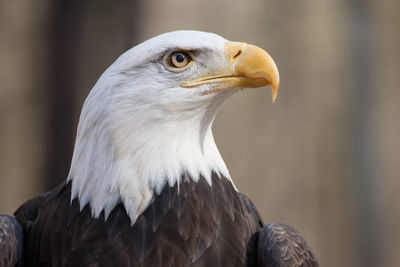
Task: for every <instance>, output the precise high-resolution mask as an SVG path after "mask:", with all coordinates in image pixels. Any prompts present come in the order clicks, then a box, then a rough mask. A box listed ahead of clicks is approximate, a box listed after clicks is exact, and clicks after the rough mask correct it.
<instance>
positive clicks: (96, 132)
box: [68, 31, 279, 222]
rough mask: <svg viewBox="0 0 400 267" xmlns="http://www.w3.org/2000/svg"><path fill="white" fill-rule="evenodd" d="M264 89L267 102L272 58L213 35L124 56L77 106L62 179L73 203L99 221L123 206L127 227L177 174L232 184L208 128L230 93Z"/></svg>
mask: <svg viewBox="0 0 400 267" xmlns="http://www.w3.org/2000/svg"><path fill="white" fill-rule="evenodd" d="M266 85H271V88H272V96H273V98H272V99H273V101H274V100H275V97H276V95H277V92H278V87H279V75H278V70H277V68H276V65H275V63H274V61H273V60H272V58H271V57H270V56H269V55H268V54H267V53H266V52H265V51H264V50H262V49H261V48H258V47H256V46H253V45H248V44H245V43H237V42H229V41H228V40H226V39H224V38H222V37H220V36H218V35H216V34H212V33H205V32H198V31H177V32H170V33H166V34H162V35H159V36H157V37H155V38H152V39H149V40H147V41H145V42H143V43H141V44H140V45H138V46H136V47H134V48H132V49H130V50H129V51H127V52H126V53H124V54H123V55H121V56H120V57H119V58H118V59H117V61H116V62H114V63H113V64H112V65H111V66H110V67H109V68H108V69H107V70H106V71H105V72H104V73H103V75H102V76H101V77H100V79H99V80H98V82H97V83H96V85H95V86H94V88H93V89H92V91H91V92H90V94H89V96H88V97H87V99H86V101H85V104H84V106H83V109H82V113H81V117H80V121H79V126H78V133H77V138H76V142H75V148H74V155H73V158H72V163H71V169H70V173H69V176H68V180H72V198H74V197H78V198H79V202H80V205H81V207H83V206H84V205H86V204H87V203H90V205H91V208H92V212H93V214H94V216H96V217H97V216H98V215H99V214H100V213H101V211H103V210H104V211H105V214H106V217H107V215H108V213H109V212H110V211H111V210H112V208H113V207H114V206H115V205H116V203H118V202H119V201H122V202H123V203H124V205H125V208H126V210H127V212H128V214H129V216H130V217H131V219H132V222H134V221H135V219H136V217H137V216H138V215H139V214H140V213H141V212H142V211H143V210H144V208H146V207H147V205H148V203H149V201H150V200H151V198H152V196H153V194H154V193H159V192H160V191H161V190H162V189H163V187H164V186H165V185H166V184H169V185H171V186H172V185H174V184H175V183H176V182H179V181H180V179H181V178H182V176H183V175H188V176H189V177H191V178H192V179H193V180H196V181H197V179H199V177H200V176H202V177H204V178H205V179H206V180H207V181H209V182H210V183H211V178H210V177H211V173H212V172H216V173H218V174H221V175H222V176H225V177H227V178H228V179H230V178H229V177H230V176H229V172H228V170H227V168H226V166H225V163H224V161H223V159H222V157H221V155H220V154H219V151H218V149H217V147H216V145H215V142H214V139H213V136H212V132H211V124H212V122H213V119H214V117H215V115H216V113H217V111H218V110H219V108H220V107H221V106H222V104H223V103H224V102H225V100H226V99H228V98H229V96H231V95H233V94H234V93H235V92H236V91H238V90H239V89H241V88H253V87H261V86H266Z"/></svg>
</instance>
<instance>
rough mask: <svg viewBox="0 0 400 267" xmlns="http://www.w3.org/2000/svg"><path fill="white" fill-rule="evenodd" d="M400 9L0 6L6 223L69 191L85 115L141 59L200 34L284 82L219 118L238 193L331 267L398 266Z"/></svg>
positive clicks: (44, 1) (73, 1)
mask: <svg viewBox="0 0 400 267" xmlns="http://www.w3.org/2000/svg"><path fill="white" fill-rule="evenodd" d="M399 14H400V2H399V1H397V0H382V1H372V0H338V1H328V0H320V1H312V0H301V1H299V0H284V1H277V0H276V1H272V0H268V1H266V0H256V1H243V0H241V1H238V0H222V1H214V0H202V1H179V0H164V1H156V0H148V1H138V0H125V1H123V0H121V1H80V0H57V1H50V0H36V1H29V0H18V1H7V0H0V110H1V112H0V125H1V126H0V147H1V149H0V213H12V212H13V211H14V210H15V209H16V208H17V207H18V206H19V205H20V204H22V203H23V202H24V201H25V200H27V199H29V198H32V197H33V196H35V195H37V194H39V193H41V192H44V191H46V190H50V189H51V188H52V187H54V186H55V185H57V184H58V183H60V182H61V181H63V180H64V179H65V178H66V176H67V174H68V170H69V165H70V160H71V155H72V148H73V144H74V138H75V133H76V127H77V123H78V118H79V113H80V109H81V106H82V104H83V101H84V99H85V97H86V96H87V94H88V92H89V90H90V89H91V87H92V86H93V85H94V83H95V82H96V80H97V79H98V77H99V76H100V74H101V73H102V72H103V71H104V70H105V69H106V68H107V67H108V66H109V65H110V64H111V63H112V62H113V61H114V60H115V59H116V58H117V57H118V56H119V55H120V54H121V53H123V52H124V51H126V50H127V49H129V48H130V47H132V46H134V45H136V44H138V43H140V42H142V41H144V40H146V39H148V38H150V37H153V36H155V35H158V34H160V33H163V32H167V31H172V30H178V29H196V30H203V31H210V32H215V33H217V34H220V35H222V36H224V37H225V38H227V39H230V40H233V41H245V42H248V43H252V44H256V45H258V46H261V47H263V48H265V49H266V50H267V51H268V52H269V53H270V54H271V55H272V57H273V58H274V59H275V61H276V63H277V65H278V68H279V70H280V73H281V90H280V94H279V97H278V100H277V102H276V104H274V105H272V104H271V95H270V92H269V89H268V90H267V89H258V90H247V91H244V92H241V93H239V94H237V95H236V96H235V97H233V99H231V100H230V101H229V102H228V103H227V104H226V106H225V107H224V108H223V109H222V111H221V112H220V113H219V115H218V116H217V118H216V120H215V123H214V135H215V139H216V142H217V144H218V146H219V148H220V151H221V153H222V155H223V157H224V159H225V161H226V163H227V165H228V168H229V169H230V172H231V175H232V178H233V179H234V181H235V183H236V185H237V186H238V188H239V189H240V190H241V191H242V192H244V193H245V194H247V195H248V196H249V197H250V198H251V199H252V200H253V201H254V202H255V204H256V206H257V207H258V209H259V211H260V213H261V214H262V217H263V218H264V220H265V222H269V221H281V222H285V223H287V224H290V225H292V226H294V227H295V228H296V229H298V230H299V231H300V232H301V233H302V234H303V235H304V237H305V238H306V239H307V240H308V241H309V243H310V244H311V246H312V248H313V250H314V252H315V254H316V255H317V258H318V259H319V260H320V263H321V266H393V267H394V266H400V253H399V248H400V230H399V228H400V227H399V226H400V207H399V204H400V194H399V190H400V162H399V160H400V138H399V137H400V119H399V115H400V114H399V113H400V90H399V85H398V82H399V75H400V53H399V48H400V32H399V29H400V16H399Z"/></svg>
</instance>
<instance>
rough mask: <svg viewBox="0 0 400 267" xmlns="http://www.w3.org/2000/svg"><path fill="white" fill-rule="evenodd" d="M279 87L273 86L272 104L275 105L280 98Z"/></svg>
mask: <svg viewBox="0 0 400 267" xmlns="http://www.w3.org/2000/svg"><path fill="white" fill-rule="evenodd" d="M278 91H279V85H273V84H271V93H272V104H274V103H275V101H276V98H277V97H278Z"/></svg>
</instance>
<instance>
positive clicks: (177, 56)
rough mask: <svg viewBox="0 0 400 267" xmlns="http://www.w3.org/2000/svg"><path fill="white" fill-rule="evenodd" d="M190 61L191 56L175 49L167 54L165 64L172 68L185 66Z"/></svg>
mask: <svg viewBox="0 0 400 267" xmlns="http://www.w3.org/2000/svg"><path fill="white" fill-rule="evenodd" d="M191 61H192V57H191V56H190V55H189V54H188V53H187V52H184V51H176V52H173V53H171V54H170V55H169V57H168V58H167V64H168V65H169V66H170V67H173V68H183V67H186V66H187V65H188V64H189V63H190V62H191Z"/></svg>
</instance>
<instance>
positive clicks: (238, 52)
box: [232, 49, 242, 59]
mask: <svg viewBox="0 0 400 267" xmlns="http://www.w3.org/2000/svg"><path fill="white" fill-rule="evenodd" d="M240 54H242V50H241V49H240V50H238V51H237V52H236V54H235V55H234V56H233V57H232V59H236V58H238V57H239V56H240Z"/></svg>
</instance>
